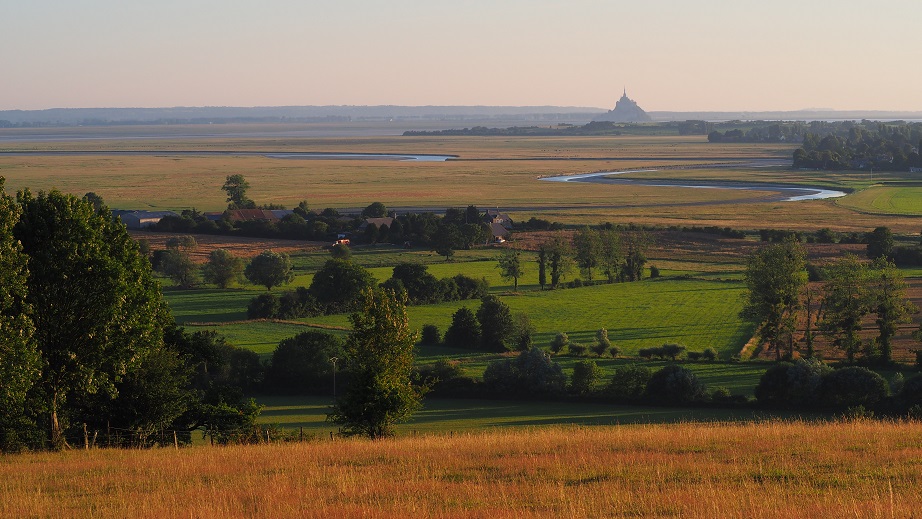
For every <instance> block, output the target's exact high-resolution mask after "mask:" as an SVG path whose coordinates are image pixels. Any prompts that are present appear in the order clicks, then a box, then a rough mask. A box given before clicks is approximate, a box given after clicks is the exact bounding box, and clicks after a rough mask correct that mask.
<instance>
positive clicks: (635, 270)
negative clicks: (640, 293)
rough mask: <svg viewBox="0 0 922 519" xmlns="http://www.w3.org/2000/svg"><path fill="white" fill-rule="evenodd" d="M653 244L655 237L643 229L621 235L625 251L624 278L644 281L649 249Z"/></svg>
mask: <svg viewBox="0 0 922 519" xmlns="http://www.w3.org/2000/svg"><path fill="white" fill-rule="evenodd" d="M652 244H653V237H652V236H651V235H650V233H648V232H647V231H645V230H643V229H636V230H630V231H625V232H623V233H622V234H621V245H622V250H623V251H624V266H623V268H622V276H623V277H624V278H625V279H627V280H628V281H640V280H641V279H643V267H644V265H646V264H647V249H649V248H650V245H652Z"/></svg>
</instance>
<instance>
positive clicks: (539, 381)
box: [483, 348, 567, 398]
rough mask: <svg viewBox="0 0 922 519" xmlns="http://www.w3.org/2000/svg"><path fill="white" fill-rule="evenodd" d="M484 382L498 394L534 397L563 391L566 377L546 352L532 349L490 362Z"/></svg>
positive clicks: (557, 393)
mask: <svg viewBox="0 0 922 519" xmlns="http://www.w3.org/2000/svg"><path fill="white" fill-rule="evenodd" d="M483 382H484V384H485V385H486V386H487V389H488V390H489V391H490V392H491V393H492V394H495V395H509V396H522V397H528V398H534V397H550V396H557V395H560V394H562V393H563V391H564V388H565V387H566V382H567V377H566V376H565V375H564V374H563V370H562V369H561V368H560V365H558V364H557V363H556V362H554V361H552V360H551V358H550V356H549V355H548V354H547V353H544V352H543V351H542V350H540V349H538V348H532V349H530V350H527V351H523V352H522V353H521V354H519V356H518V357H515V358H511V359H505V360H498V361H494V362H491V363H490V364H489V365H488V366H487V369H486V371H484V374H483Z"/></svg>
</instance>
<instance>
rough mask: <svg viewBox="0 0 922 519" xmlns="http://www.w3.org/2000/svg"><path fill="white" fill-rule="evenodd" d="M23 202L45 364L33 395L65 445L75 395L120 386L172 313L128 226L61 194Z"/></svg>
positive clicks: (19, 232)
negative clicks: (65, 434) (64, 432)
mask: <svg viewBox="0 0 922 519" xmlns="http://www.w3.org/2000/svg"><path fill="white" fill-rule="evenodd" d="M18 199H19V203H20V205H21V207H22V216H21V217H20V220H19V223H18V224H17V225H16V226H15V228H14V235H15V237H16V238H18V239H19V241H20V242H21V243H22V247H23V252H25V253H26V254H27V255H28V256H29V292H28V297H27V303H28V304H29V305H30V306H31V310H32V314H31V315H32V320H33V322H34V324H35V339H36V342H37V345H38V350H39V352H40V353H41V356H42V358H43V362H44V366H45V367H44V369H43V372H42V376H41V378H40V379H39V381H38V387H39V390H38V391H37V392H36V396H35V399H36V405H38V406H39V407H40V412H41V413H43V414H44V415H45V417H46V418H47V424H48V431H49V439H50V441H51V445H53V446H56V447H57V446H61V445H64V444H65V440H64V436H63V431H64V427H65V426H66V423H67V419H68V418H69V417H68V407H67V405H68V401H69V400H71V399H72V398H74V399H76V398H80V397H81V396H84V395H88V394H93V393H97V392H110V393H113V392H114V391H115V385H116V384H117V383H118V382H119V381H121V380H122V379H123V377H124V376H125V375H126V373H127V372H128V371H129V370H130V369H131V368H133V367H134V366H136V365H137V364H138V362H139V361H140V360H141V359H143V358H145V356H146V355H147V354H148V353H149V352H151V351H152V350H155V349H156V348H158V347H159V346H160V345H161V344H162V341H163V329H164V327H165V326H166V324H167V323H168V322H169V321H170V316H169V310H168V308H167V307H166V305H165V304H164V303H163V301H162V298H161V295H160V290H159V285H158V284H157V283H156V281H154V278H153V275H152V273H151V267H150V263H149V262H148V261H147V259H146V258H142V257H141V256H140V254H138V246H137V244H135V242H134V241H133V240H132V239H131V236H129V235H128V232H127V231H126V230H125V227H124V226H123V225H121V224H119V223H116V222H115V221H114V220H113V219H112V218H111V216H107V215H105V214H104V213H102V212H99V213H97V212H95V211H94V209H93V206H92V205H91V204H90V203H89V202H85V201H82V200H79V199H77V198H75V197H73V196H71V195H65V194H62V193H60V192H58V191H52V192H50V193H47V194H45V193H39V195H38V196H37V197H36V196H33V195H32V194H31V193H30V192H28V191H25V192H22V193H20V194H19V196H18Z"/></svg>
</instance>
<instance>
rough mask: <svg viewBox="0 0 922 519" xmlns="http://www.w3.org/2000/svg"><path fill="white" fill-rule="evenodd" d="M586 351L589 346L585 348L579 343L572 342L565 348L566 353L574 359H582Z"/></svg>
mask: <svg viewBox="0 0 922 519" xmlns="http://www.w3.org/2000/svg"><path fill="white" fill-rule="evenodd" d="M588 350H589V346H586V345H585V344H582V343H579V342H573V341H570V344H569V346H568V347H567V351H568V352H569V353H570V355H573V356H574V357H582V356H583V355H585V354H586V351H588Z"/></svg>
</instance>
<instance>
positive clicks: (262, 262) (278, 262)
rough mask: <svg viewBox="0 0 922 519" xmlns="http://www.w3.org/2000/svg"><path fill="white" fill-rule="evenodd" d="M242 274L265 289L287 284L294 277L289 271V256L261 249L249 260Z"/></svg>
mask: <svg viewBox="0 0 922 519" xmlns="http://www.w3.org/2000/svg"><path fill="white" fill-rule="evenodd" d="M243 274H244V275H245V276H246V278H247V279H248V280H250V282H251V283H253V284H254V285H262V286H264V287H266V290H270V291H271V290H272V287H275V286H279V285H287V284H288V283H291V281H292V280H293V279H294V273H292V271H291V258H289V257H288V255H287V254H282V253H278V252H273V251H271V250H267V251H263V252H262V253H261V254H260V255H259V256H256V257H255V258H253V259H252V260H250V263H249V265H247V266H246V269H244V271H243Z"/></svg>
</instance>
